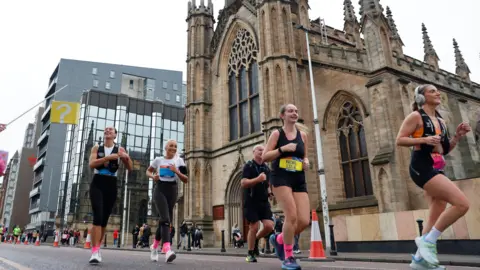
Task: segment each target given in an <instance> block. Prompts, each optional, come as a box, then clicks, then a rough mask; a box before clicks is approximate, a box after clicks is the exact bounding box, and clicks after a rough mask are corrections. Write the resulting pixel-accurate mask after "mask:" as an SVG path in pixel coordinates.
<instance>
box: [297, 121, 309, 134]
mask: <svg viewBox="0 0 480 270" xmlns="http://www.w3.org/2000/svg"><path fill="white" fill-rule="evenodd" d="M295 127H296V128H297V129H298V130H300V131H303V132H305V134H308V133H309V128H308V127H307V126H305V125H304V124H302V123H299V122H297V123H295Z"/></svg>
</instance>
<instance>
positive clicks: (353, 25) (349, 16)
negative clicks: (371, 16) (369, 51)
mask: <svg viewBox="0 0 480 270" xmlns="http://www.w3.org/2000/svg"><path fill="white" fill-rule="evenodd" d="M343 10H344V12H343V14H344V17H343V20H344V21H345V23H344V24H343V31H345V33H347V34H348V35H349V36H351V37H352V38H353V40H354V41H355V43H356V48H357V49H359V50H362V49H363V42H362V39H361V37H360V24H359V23H358V20H357V16H356V15H355V9H354V8H353V5H352V1H351V0H344V1H343Z"/></svg>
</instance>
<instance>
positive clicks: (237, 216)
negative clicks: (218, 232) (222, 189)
mask: <svg viewBox="0 0 480 270" xmlns="http://www.w3.org/2000/svg"><path fill="white" fill-rule="evenodd" d="M241 180H242V172H237V173H236V174H235V175H234V177H233V178H232V180H230V183H229V185H228V186H227V194H226V197H227V198H226V202H227V204H226V207H225V208H226V210H227V211H228V231H229V232H230V233H229V235H228V236H227V237H228V239H229V242H230V243H231V242H232V236H231V235H232V234H231V233H232V232H231V229H232V227H233V225H235V224H238V227H239V228H240V231H241V232H242V236H243V239H244V241H245V242H246V240H247V234H248V223H247V221H246V220H245V219H244V218H243V191H242V187H241V186H240V181H241Z"/></svg>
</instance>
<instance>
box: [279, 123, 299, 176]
mask: <svg viewBox="0 0 480 270" xmlns="http://www.w3.org/2000/svg"><path fill="white" fill-rule="evenodd" d="M278 131H279V132H280V135H279V136H278V141H277V145H276V146H275V149H278V148H280V147H282V146H284V145H287V144H289V143H296V144H297V148H296V149H295V151H294V152H283V153H281V154H280V156H279V157H278V158H277V159H274V160H273V161H272V175H279V174H289V173H304V170H301V171H288V170H286V169H283V168H280V160H281V159H283V158H294V159H298V160H299V161H300V162H301V161H303V158H304V157H305V144H304V143H303V139H302V134H301V132H300V130H298V129H297V136H296V137H295V139H293V140H291V141H290V140H288V139H287V135H285V131H284V130H283V128H280V129H279V130H278Z"/></svg>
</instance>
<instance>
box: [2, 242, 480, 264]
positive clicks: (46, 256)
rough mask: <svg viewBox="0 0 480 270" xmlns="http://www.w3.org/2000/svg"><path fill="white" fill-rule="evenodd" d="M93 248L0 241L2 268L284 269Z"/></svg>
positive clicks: (261, 261) (268, 260) (224, 258)
mask: <svg viewBox="0 0 480 270" xmlns="http://www.w3.org/2000/svg"><path fill="white" fill-rule="evenodd" d="M89 258H90V250H86V249H80V248H73V247H61V248H53V247H49V246H38V247H37V246H25V245H11V244H3V243H2V244H0V270H30V269H32V270H33V269H35V270H36V269H39V270H43V269H61V270H65V269H112V270H114V269H115V270H116V269H129V270H132V269H142V270H147V269H178V270H180V269H182V270H187V269H192V270H193V269H209V270H234V269H238V270H250V269H252V270H253V269H255V270H269V269H272V270H274V269H281V267H280V261H279V260H278V259H273V258H262V257H260V258H259V262H258V263H247V262H245V258H242V257H227V256H205V255H190V254H178V256H177V259H176V260H175V261H174V262H173V263H172V264H167V263H165V262H164V258H165V257H164V255H163V256H162V254H160V256H159V259H160V260H161V261H160V262H151V261H150V255H149V253H148V252H138V251H122V250H102V258H103V262H102V263H101V264H99V265H89V264H88V259H89ZM300 264H301V265H302V269H335V270H336V269H369V270H373V269H409V267H408V265H404V264H389V263H367V262H345V261H338V262H305V261H304V262H301V263H300ZM448 269H473V268H469V267H448Z"/></svg>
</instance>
